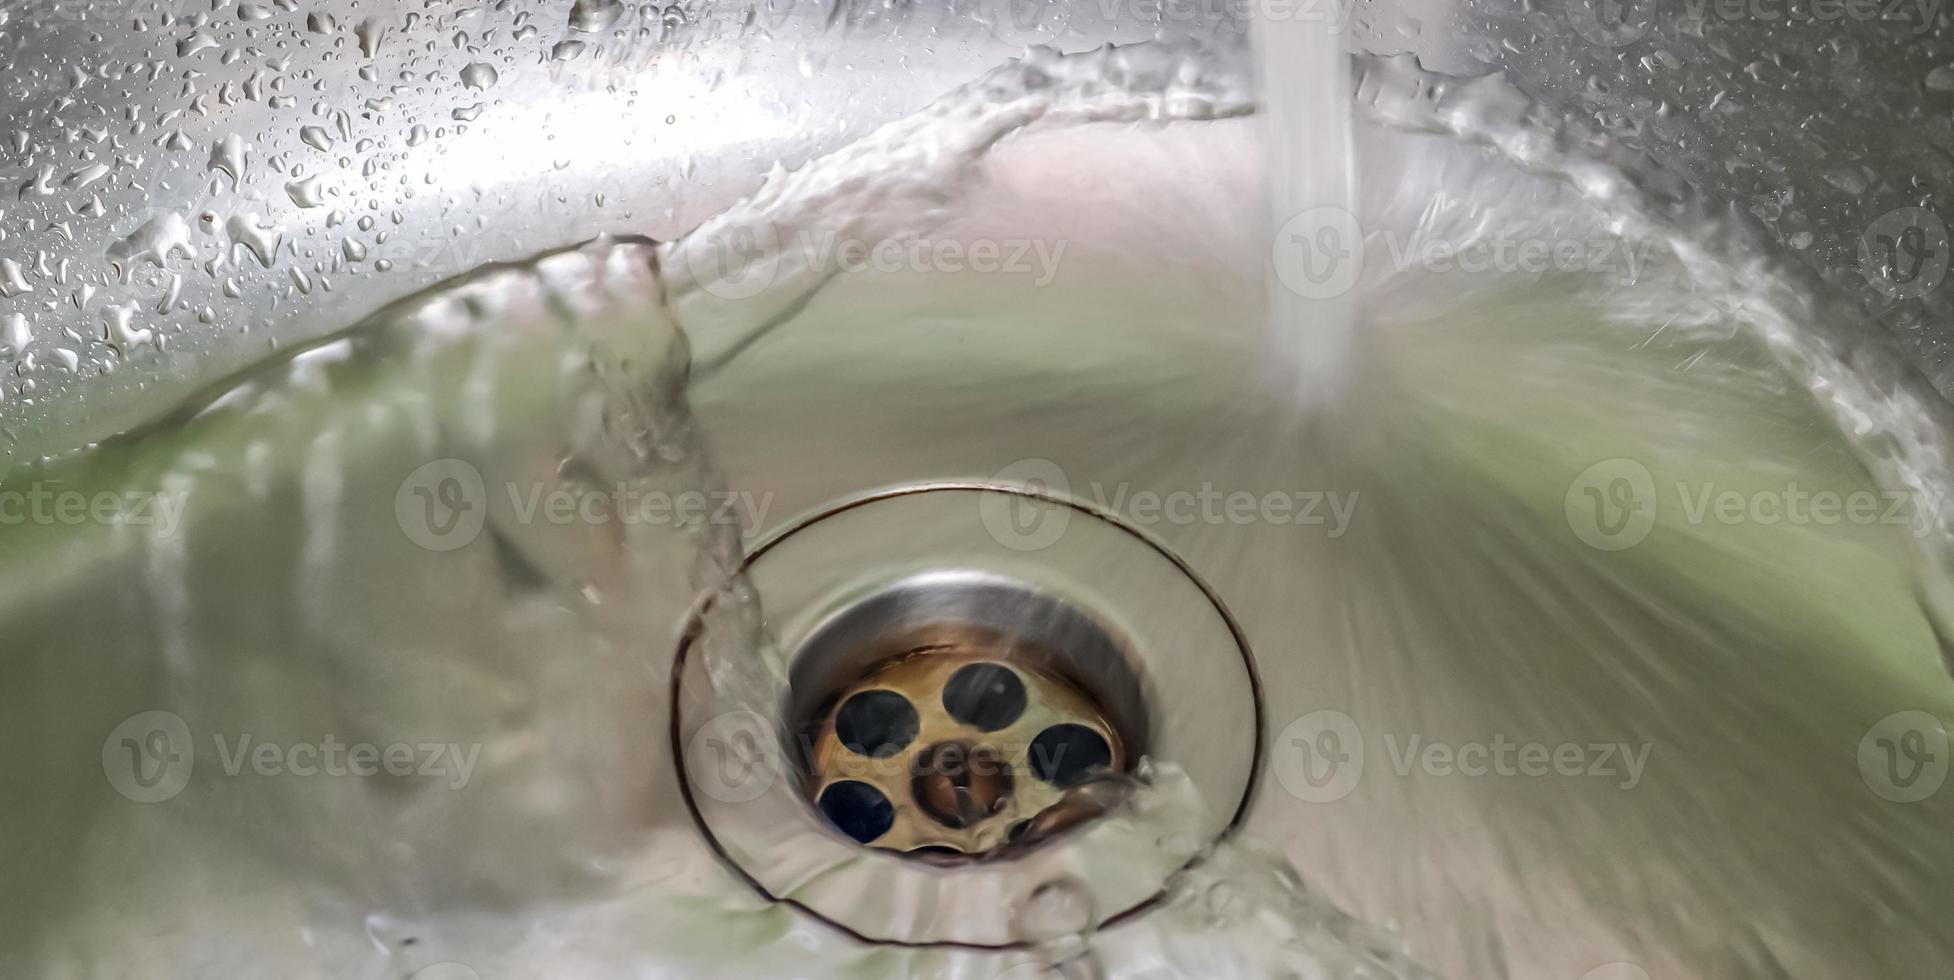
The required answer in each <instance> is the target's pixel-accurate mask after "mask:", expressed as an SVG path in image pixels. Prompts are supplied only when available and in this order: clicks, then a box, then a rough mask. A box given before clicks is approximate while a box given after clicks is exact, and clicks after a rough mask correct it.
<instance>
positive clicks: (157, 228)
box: [108, 211, 197, 281]
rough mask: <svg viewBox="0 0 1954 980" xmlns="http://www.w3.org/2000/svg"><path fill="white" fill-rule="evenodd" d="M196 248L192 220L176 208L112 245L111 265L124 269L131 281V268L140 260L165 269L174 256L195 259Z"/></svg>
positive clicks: (123, 276) (124, 276) (125, 276)
mask: <svg viewBox="0 0 1954 980" xmlns="http://www.w3.org/2000/svg"><path fill="white" fill-rule="evenodd" d="M196 254H197V252H196V249H193V248H191V247H190V223H189V222H187V221H185V220H183V216H182V215H180V214H177V213H176V212H174V211H165V212H162V213H160V214H157V215H154V216H152V217H151V218H150V219H149V220H148V221H145V222H143V223H142V225H141V226H139V227H137V228H136V230H135V231H132V232H130V233H129V234H128V236H127V237H125V238H123V239H122V240H120V241H117V242H115V243H114V244H112V245H110V246H109V249H108V260H109V262H110V264H112V265H114V266H116V267H117V268H119V269H120V270H121V271H122V278H123V279H124V281H127V279H128V278H129V272H130V271H131V268H132V267H133V266H134V265H135V263H136V262H138V261H145V262H148V263H149V264H150V265H153V266H156V267H157V268H159V269H160V268H162V267H163V266H165V265H166V264H168V262H169V260H170V259H171V258H172V257H173V256H177V255H181V256H183V257H184V258H193V257H195V256H196Z"/></svg>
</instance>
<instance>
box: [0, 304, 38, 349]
mask: <svg viewBox="0 0 1954 980" xmlns="http://www.w3.org/2000/svg"><path fill="white" fill-rule="evenodd" d="M33 342H34V325H33V324H32V323H30V322H29V321H28V319H27V318H26V317H24V316H22V315H20V314H18V313H9V314H7V315H5V316H0V355H5V356H7V357H19V356H20V355H22V354H24V353H26V352H27V345H28V344H31V343H33Z"/></svg>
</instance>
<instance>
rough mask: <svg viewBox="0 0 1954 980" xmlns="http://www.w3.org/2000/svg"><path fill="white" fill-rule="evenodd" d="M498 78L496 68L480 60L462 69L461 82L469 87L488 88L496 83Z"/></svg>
mask: <svg viewBox="0 0 1954 980" xmlns="http://www.w3.org/2000/svg"><path fill="white" fill-rule="evenodd" d="M496 78H497V76H496V74H495V68H494V67H493V66H490V65H487V64H484V63H483V62H480V61H477V62H473V63H471V64H469V65H468V66H467V67H465V68H463V69H462V70H461V83H462V84H463V85H466V86H468V87H469V88H488V87H489V86H491V85H494V84H495V80H496Z"/></svg>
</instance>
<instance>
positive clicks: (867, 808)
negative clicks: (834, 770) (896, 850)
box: [821, 780, 896, 844]
mask: <svg viewBox="0 0 1954 980" xmlns="http://www.w3.org/2000/svg"><path fill="white" fill-rule="evenodd" d="M821 812H822V813H823V814H825V815H826V816H827V818H828V822H829V823H832V824H834V825H835V829H837V830H839V831H841V832H842V833H844V834H847V835H848V836H850V837H852V838H854V839H855V842H856V843H858V844H866V843H868V842H870V841H872V840H874V839H876V838H877V837H880V836H882V835H883V834H886V833H888V832H889V828H890V827H893V826H895V822H896V808H895V807H893V806H891V805H889V798H888V797H886V796H883V795H882V791H881V790H879V789H876V788H875V787H873V786H870V785H869V784H867V783H858V782H855V781H853V780H849V781H846V782H839V783H836V784H834V785H833V786H830V787H828V788H827V789H826V790H825V791H823V792H822V793H821Z"/></svg>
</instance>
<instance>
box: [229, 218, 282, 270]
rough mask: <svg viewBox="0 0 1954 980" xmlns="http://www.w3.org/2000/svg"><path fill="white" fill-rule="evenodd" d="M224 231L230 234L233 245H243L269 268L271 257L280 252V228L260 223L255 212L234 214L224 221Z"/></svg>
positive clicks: (259, 261)
mask: <svg viewBox="0 0 1954 980" xmlns="http://www.w3.org/2000/svg"><path fill="white" fill-rule="evenodd" d="M224 232H225V234H227V235H229V236H230V239H231V247H232V248H233V249H235V248H236V247H237V246H239V245H242V246H244V247H245V249H247V250H248V251H250V253H251V254H252V255H253V256H254V257H256V258H257V260H258V264H259V265H262V266H265V267H266V268H269V267H270V266H271V259H272V256H273V255H274V254H276V253H277V252H278V242H279V234H278V229H277V228H274V227H266V226H264V225H261V224H259V221H258V216H257V215H254V214H234V215H231V217H230V220H228V221H226V222H224Z"/></svg>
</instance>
